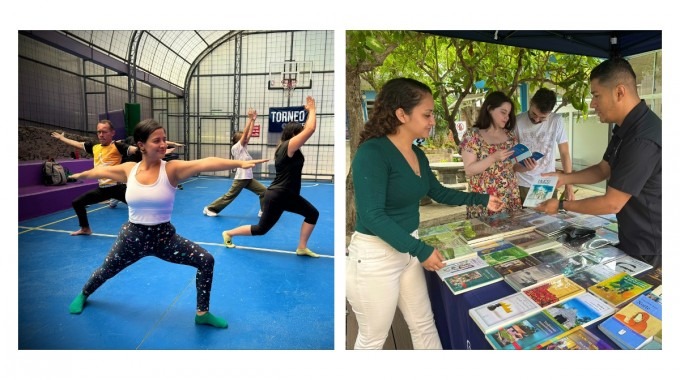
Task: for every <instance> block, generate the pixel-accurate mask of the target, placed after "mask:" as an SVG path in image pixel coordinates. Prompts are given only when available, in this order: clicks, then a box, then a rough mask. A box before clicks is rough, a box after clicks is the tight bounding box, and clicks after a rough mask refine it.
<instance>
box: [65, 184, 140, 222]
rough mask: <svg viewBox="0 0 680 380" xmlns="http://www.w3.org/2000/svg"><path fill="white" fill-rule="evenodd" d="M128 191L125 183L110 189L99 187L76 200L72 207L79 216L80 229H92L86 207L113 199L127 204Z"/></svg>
mask: <svg viewBox="0 0 680 380" xmlns="http://www.w3.org/2000/svg"><path fill="white" fill-rule="evenodd" d="M126 189H127V186H126V185H125V184H124V183H122V184H119V185H113V186H109V187H98V188H96V189H94V190H90V191H88V192H87V193H85V194H83V195H81V196H79V197H78V198H76V199H74V200H73V203H72V205H73V209H74V210H75V211H76V215H78V224H79V225H80V227H82V228H89V227H90V222H89V221H88V220H87V210H86V209H85V207H87V206H89V205H93V204H95V203H99V202H103V201H105V200H108V199H111V198H114V199H118V200H119V201H121V202H123V203H125V204H127V202H125V190H126Z"/></svg>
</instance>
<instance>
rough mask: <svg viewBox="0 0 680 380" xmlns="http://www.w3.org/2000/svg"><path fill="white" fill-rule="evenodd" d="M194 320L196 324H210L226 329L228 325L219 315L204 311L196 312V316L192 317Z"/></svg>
mask: <svg viewBox="0 0 680 380" xmlns="http://www.w3.org/2000/svg"><path fill="white" fill-rule="evenodd" d="M194 321H195V322H196V324H198V325H211V326H215V327H219V328H222V329H226V328H227V327H229V325H228V324H227V321H225V320H224V319H222V318H220V317H216V316H214V315H212V314H210V313H205V314H203V315H198V314H196V318H194Z"/></svg>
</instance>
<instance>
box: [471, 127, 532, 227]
mask: <svg viewBox="0 0 680 380" xmlns="http://www.w3.org/2000/svg"><path fill="white" fill-rule="evenodd" d="M507 134H508V139H507V140H506V141H505V142H502V143H500V144H489V143H487V142H486V141H485V140H484V139H483V138H482V135H480V134H479V129H478V128H471V129H468V131H467V132H466V133H465V135H464V136H463V140H462V141H461V142H460V147H461V151H462V150H465V151H468V152H473V153H475V155H476V156H477V160H483V159H485V158H486V157H488V156H489V155H491V154H494V153H495V152H497V151H498V150H504V149H510V148H512V147H513V146H515V145H516V144H517V141H518V140H517V136H516V135H515V133H514V132H512V131H509V132H507ZM512 166H513V163H512V161H510V160H505V161H502V162H498V161H496V162H494V163H493V164H492V165H491V166H489V167H488V168H486V170H484V171H483V172H481V173H479V174H475V175H473V176H471V177H468V182H469V184H470V192H475V193H485V194H490V195H495V196H497V197H499V198H500V199H501V201H503V203H504V204H505V207H504V208H503V209H502V210H501V211H500V212H508V211H510V212H511V211H514V210H518V209H521V208H522V198H521V197H520V195H519V185H518V183H517V177H516V176H515V171H514V170H513V168H512ZM493 214H495V213H494V212H493V211H489V210H487V208H486V205H485V206H481V205H475V206H467V217H468V218H478V217H485V216H488V215H493Z"/></svg>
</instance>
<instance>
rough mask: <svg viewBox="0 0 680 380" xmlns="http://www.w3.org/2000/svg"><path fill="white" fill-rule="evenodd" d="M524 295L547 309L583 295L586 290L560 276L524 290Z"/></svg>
mask: <svg viewBox="0 0 680 380" xmlns="http://www.w3.org/2000/svg"><path fill="white" fill-rule="evenodd" d="M522 293H524V294H526V295H527V296H529V298H531V299H532V300H534V302H536V303H537V304H538V305H539V306H541V307H542V308H547V307H550V306H552V305H555V304H557V303H560V302H564V301H566V300H568V299H571V298H574V297H576V296H577V295H579V294H583V293H585V289H583V288H582V287H581V286H579V284H577V283H575V282H574V281H571V280H570V279H568V278H567V277H564V276H559V277H557V278H554V279H551V280H550V281H547V282H544V283H542V284H538V285H534V286H532V287H531V288H528V289H524V290H522Z"/></svg>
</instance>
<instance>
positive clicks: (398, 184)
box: [352, 137, 489, 262]
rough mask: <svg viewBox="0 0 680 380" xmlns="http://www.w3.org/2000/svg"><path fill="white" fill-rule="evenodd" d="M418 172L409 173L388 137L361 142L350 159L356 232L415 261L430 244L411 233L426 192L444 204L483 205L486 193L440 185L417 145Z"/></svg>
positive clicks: (427, 253)
mask: <svg viewBox="0 0 680 380" xmlns="http://www.w3.org/2000/svg"><path fill="white" fill-rule="evenodd" d="M412 149H413V151H414V152H415V154H416V157H418V164H419V165H420V173H421V176H418V175H417V174H416V173H414V171H413V169H411V166H410V165H409V164H408V162H407V161H406V159H405V158H404V156H403V155H402V154H401V152H399V150H398V149H397V147H396V146H394V144H392V142H391V141H390V140H389V139H388V138H387V137H379V138H372V139H369V140H366V141H364V142H363V143H362V144H361V145H360V146H359V149H358V150H357V153H356V155H355V156H354V161H352V180H353V181H354V201H355V205H356V210H357V221H356V231H357V232H361V233H363V234H367V235H373V236H378V237H379V238H381V239H382V240H384V241H385V242H387V243H388V244H389V245H390V246H392V247H393V248H394V249H396V250H397V251H399V252H408V253H409V254H410V255H412V256H415V257H417V258H418V260H419V261H420V262H423V261H425V260H427V258H428V257H430V255H431V254H432V252H433V251H434V248H433V247H431V246H429V245H427V244H425V243H423V242H422V241H420V240H419V239H416V238H414V237H413V236H411V233H412V232H413V231H415V230H416V229H417V228H418V225H419V223H420V213H419V212H418V208H419V207H420V199H421V198H422V197H424V196H425V195H427V196H429V197H430V198H432V199H434V200H435V201H437V202H438V203H443V204H448V205H476V204H481V205H487V204H488V203H489V195H487V194H479V193H466V192H462V191H458V190H455V189H449V188H446V187H444V186H442V184H441V183H439V181H438V180H437V178H436V177H435V175H434V173H432V170H431V169H430V163H429V161H428V160H427V157H426V156H425V153H423V151H422V150H420V148H418V147H416V146H412Z"/></svg>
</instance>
